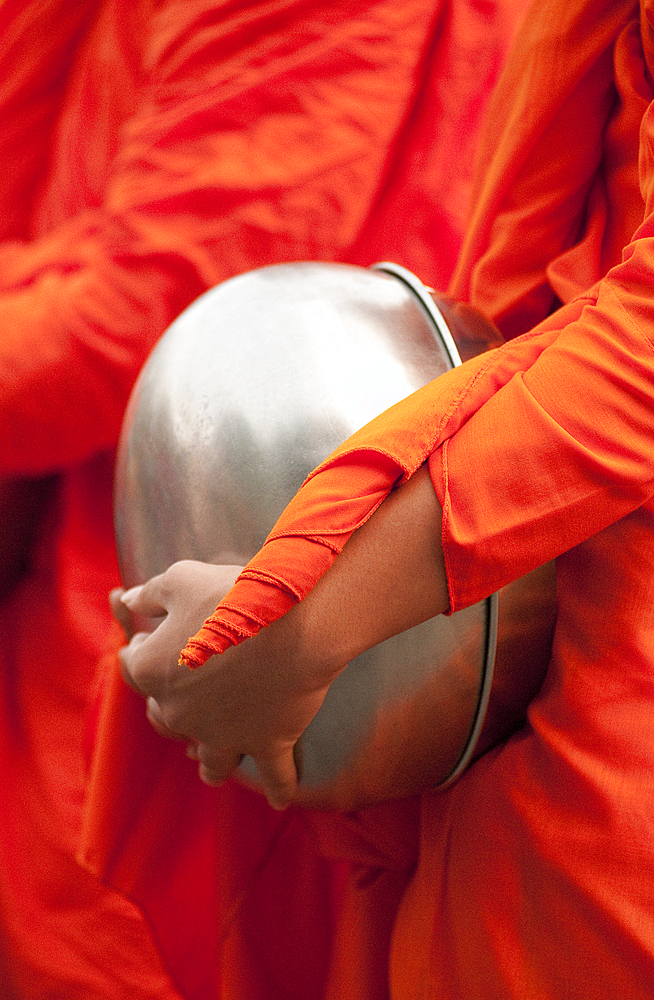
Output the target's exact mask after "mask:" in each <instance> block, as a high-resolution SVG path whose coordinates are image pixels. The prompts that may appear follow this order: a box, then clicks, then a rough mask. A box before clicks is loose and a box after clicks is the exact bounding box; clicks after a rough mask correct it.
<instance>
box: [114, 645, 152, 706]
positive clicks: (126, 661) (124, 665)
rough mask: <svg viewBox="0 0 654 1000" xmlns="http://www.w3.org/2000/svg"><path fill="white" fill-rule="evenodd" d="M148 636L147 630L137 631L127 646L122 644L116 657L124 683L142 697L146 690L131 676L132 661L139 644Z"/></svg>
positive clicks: (145, 694)
mask: <svg viewBox="0 0 654 1000" xmlns="http://www.w3.org/2000/svg"><path fill="white" fill-rule="evenodd" d="M149 638H150V634H149V633H148V632H137V633H136V634H135V635H133V636H132V638H131V639H130V642H129V646H123V648H122V649H121V650H120V651H119V653H118V659H119V661H120V672H121V674H122V675H123V680H124V681H125V683H126V684H129V686H130V687H131V688H132V690H133V691H136V693H137V694H140V695H142V696H143V697H145V696H147V692H146V691H144V690H143V689H142V688H141V687H139V685H138V684H137V682H136V681H135V679H134V677H133V672H134V670H133V665H132V663H133V659H134V655H135V653H136V652H137V651H138V648H139V646H140V645H141V644H142V643H144V642H145V641H146V639H149Z"/></svg>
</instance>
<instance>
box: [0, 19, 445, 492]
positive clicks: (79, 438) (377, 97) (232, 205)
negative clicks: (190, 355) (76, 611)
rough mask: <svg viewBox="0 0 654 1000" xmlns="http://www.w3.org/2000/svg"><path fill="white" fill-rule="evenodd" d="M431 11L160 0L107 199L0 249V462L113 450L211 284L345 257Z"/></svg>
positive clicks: (32, 465)
mask: <svg viewBox="0 0 654 1000" xmlns="http://www.w3.org/2000/svg"><path fill="white" fill-rule="evenodd" d="M341 8H342V9H341ZM433 16H434V14H433V7H432V6H431V5H429V4H426V3H425V2H424V0H412V2H409V3H405V4H401V5H397V4H394V3H393V2H391V0H385V2H384V0H368V2H364V3H363V4H360V5H359V7H358V8H357V12H356V15H354V14H353V12H352V9H351V5H350V4H345V3H342V4H340V3H337V4H336V5H333V4H332V5H330V6H329V8H325V9H324V10H322V9H320V10H318V9H316V8H315V7H313V6H312V5H309V4H307V3H306V0H292V2H291V3H287V4H285V5H284V8H283V14H282V13H280V11H279V8H278V7H277V6H275V5H270V6H268V5H255V6H254V7H248V8H247V11H246V12H244V11H243V8H242V7H240V6H238V5H237V8H229V9H226V8H225V6H224V5H220V4H216V5H215V6H214V8H211V9H210V10H207V5H206V4H205V3H199V2H195V0H175V2H168V3H165V4H162V5H159V6H158V9H157V13H156V14H155V25H154V29H155V30H153V32H152V36H151V41H150V42H149V44H148V47H147V49H146V50H145V52H144V53H143V56H142V65H141V66H140V74H141V77H142V80H141V83H140V86H139V91H138V102H137V103H138V106H137V108H136V111H135V113H134V114H133V115H131V117H130V118H129V119H128V120H127V121H126V122H125V124H124V127H123V131H122V135H121V142H120V145H119V148H118V151H117V153H116V155H115V158H114V161H113V163H112V165H111V171H110V176H109V180H108V183H107V185H106V189H105V190H104V192H103V197H102V199H101V204H98V205H95V206H93V207H89V208H88V210H86V211H83V212H80V213H78V214H77V215H76V216H75V217H74V218H72V219H71V220H70V221H68V222H65V221H64V222H62V223H61V224H58V225H57V226H56V227H55V228H54V229H52V231H50V232H49V233H47V234H44V235H42V236H41V237H40V238H38V239H35V240H34V241H31V242H27V243H24V242H18V241H15V242H14V241H12V242H5V243H3V244H2V245H0V275H1V277H0V328H1V329H2V331H3V335H2V342H1V345H0V475H9V474H17V473H18V474H20V473H40V472H43V471H47V470H50V469H57V468H61V467H63V466H65V465H68V464H70V463H73V462H76V461H79V460H82V459H84V458H85V457H88V456H89V455H91V454H93V453H94V452H95V451H97V450H99V449H102V448H106V447H108V446H111V445H113V443H114V442H115V440H116V438H117V435H118V430H119V426H120V420H121V417H122V413H123V410H124V406H125V404H126V401H127V398H128V394H129V391H130V388H131V385H132V383H133V380H134V378H135V376H136V374H137V372H138V370H139V369H140V367H141V365H142V363H143V361H144V359H145V356H146V355H147V353H148V351H149V349H150V347H151V346H152V344H153V343H154V341H155V340H156V338H157V337H158V336H159V335H160V334H161V332H162V331H163V330H164V329H165V327H166V326H167V325H168V324H169V323H170V321H171V320H172V319H173V318H174V317H175V316H176V315H177V314H178V313H179V312H180V311H181V310H182V309H183V308H184V307H185V306H186V305H187V304H188V303H189V302H190V301H191V300H192V299H193V298H195V297H196V296H197V295H198V294H199V293H200V292H202V291H204V290H205V289H206V288H207V287H210V286H211V285H213V284H215V283H216V282H218V281H220V280H223V279H224V278H227V277H229V276H231V275H232V274H235V273H238V272H239V271H242V270H246V269H248V268H250V267H252V262H253V260H256V261H257V262H258V263H259V264H265V263H268V262H272V261H280V260H289V259H290V260H293V259H306V258H309V259H310V258H318V259H325V258H329V259H333V258H334V257H338V256H339V254H342V253H345V250H346V248H347V247H348V246H349V244H350V243H351V242H352V240H353V237H354V235H355V234H356V232H357V230H358V228H359V226H360V225H361V223H362V221H363V219H364V217H365V213H366V211H367V208H368V205H369V203H370V200H371V196H372V192H373V191H374V190H375V188H376V185H377V184H378V183H379V177H380V173H381V171H382V169H383V165H384V159H385V156H386V154H387V150H388V145H389V143H390V141H391V139H392V137H393V136H394V134H395V132H396V130H397V129H398V128H399V126H400V124H401V120H402V118H403V115H404V114H405V112H406V107H407V104H408V103H409V101H410V96H411V94H412V92H413V88H414V87H415V86H416V85H417V82H418V81H416V79H415V74H416V59H417V53H419V52H420V47H421V45H422V44H423V43H424V40H425V38H426V37H427V36H428V34H429V32H428V28H429V22H430V21H431V19H432V17H433ZM85 128H88V126H87V125H85V122H84V118H83V115H80V120H79V136H78V137H77V139H78V141H79V142H80V143H81V144H84V143H85V140H86V138H87V137H85V135H84V129H85ZM91 200H93V199H91ZM53 202H56V199H53V198H52V197H51V198H50V211H51V212H52V210H53ZM54 211H55V212H56V204H55V205H54Z"/></svg>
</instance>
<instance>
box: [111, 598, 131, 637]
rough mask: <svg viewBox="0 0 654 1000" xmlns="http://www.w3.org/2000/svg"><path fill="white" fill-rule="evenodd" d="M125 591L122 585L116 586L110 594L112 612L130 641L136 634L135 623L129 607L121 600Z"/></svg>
mask: <svg viewBox="0 0 654 1000" xmlns="http://www.w3.org/2000/svg"><path fill="white" fill-rule="evenodd" d="M124 593H125V591H124V590H123V589H122V587H116V589H115V590H112V591H111V593H110V594H109V606H110V607H111V613H112V614H113V616H114V618H115V619H116V621H117V622H118V624H119V625H120V627H121V628H122V630H123V632H124V633H125V638H126V639H127V641H128V642H129V640H130V639H131V638H132V636H133V635H134V623H133V620H132V615H131V612H130V610H129V608H128V607H127V605H126V604H125V603H124V602H123V601H122V600H121V597H122V596H123V594H124Z"/></svg>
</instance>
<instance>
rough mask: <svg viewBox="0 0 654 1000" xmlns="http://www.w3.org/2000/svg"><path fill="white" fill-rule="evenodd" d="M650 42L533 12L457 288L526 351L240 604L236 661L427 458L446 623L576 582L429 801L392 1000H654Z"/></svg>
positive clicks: (600, 22) (646, 10)
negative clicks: (500, 702) (253, 623)
mask: <svg viewBox="0 0 654 1000" xmlns="http://www.w3.org/2000/svg"><path fill="white" fill-rule="evenodd" d="M653 26H654V4H653V3H652V2H651V0H646V2H643V3H641V4H640V6H639V5H638V4H636V3H632V2H628V3H626V2H625V3H615V2H611V3H609V2H597V0H592V2H591V0H576V2H575V0H573V2H568V0H566V2H565V3H563V2H562V0H557V2H555V3H554V2H551V0H537V2H536V4H535V5H534V6H533V8H532V10H531V11H530V14H529V15H528V18H527V21H526V23H525V26H524V29H523V31H522V32H521V34H520V36H519V38H518V41H517V45H516V48H515V50H514V53H513V56H512V58H511V59H510V61H509V64H508V66H507V69H506V72H505V74H504V77H503V79H502V81H501V83H500V87H499V90H498V92H497V94H496V96H495V100H494V103H493V106H492V108H491V114H490V117H489V122H488V126H487V133H486V140H485V143H484V144H483V146H482V154H481V161H480V165H479V178H480V183H479V187H478V189H477V191H476V205H477V208H476V214H475V217H474V219H473V221H472V224H471V226H470V230H469V233H468V236H467V239H466V244H465V247H464V250H463V254H462V257H461V261H460V263H459V266H458V269H457V272H456V275H455V277H454V280H453V283H452V286H451V289H450V294H452V295H453V296H454V297H462V298H467V299H468V300H469V301H470V302H471V303H472V304H473V305H475V306H477V307H479V308H482V309H484V310H485V311H486V312H487V314H488V315H490V316H491V318H493V319H494V320H495V322H496V323H497V324H498V325H499V326H500V328H501V329H502V330H503V332H504V334H505V336H506V337H507V338H510V339H509V341H508V343H507V344H506V345H505V346H504V347H501V348H499V349H498V350H497V351H495V352H493V353H492V354H491V355H488V356H486V357H484V358H481V359H478V360H476V361H473V362H470V363H468V364H467V365H465V366H464V367H463V368H461V369H459V370H458V371H456V372H454V373H450V374H448V375H447V376H444V377H442V378H441V379H439V380H438V382H437V383H436V384H434V385H432V386H431V387H428V388H427V389H426V390H422V391H421V392H420V393H418V394H416V395H415V396H414V397H412V398H411V399H410V400H408V401H406V402H404V403H402V404H399V405H398V407H396V408H394V409H393V410H392V411H390V412H389V414H387V415H385V416H384V417H382V418H380V419H379V420H378V421H375V422H373V424H372V425H370V426H369V427H368V428H367V429H366V430H365V431H364V432H362V434H361V435H355V437H354V438H353V439H350V441H349V442H348V443H347V444H346V445H345V446H344V449H343V450H342V456H343V457H338V456H337V457H336V458H335V459H333V460H332V461H331V462H328V463H327V465H326V466H325V467H324V468H323V470H322V471H318V473H317V474H316V475H315V476H314V477H313V478H312V479H311V480H310V481H309V483H308V484H307V485H306V487H305V488H303V490H302V491H301V492H300V493H299V494H298V496H297V498H296V499H295V501H293V503H292V504H291V505H290V507H289V508H288V509H287V511H286V512H285V514H284V515H283V518H282V519H281V522H280V523H279V525H278V527H277V528H276V529H275V530H274V531H273V538H272V540H271V542H270V543H269V544H268V545H267V546H265V547H264V549H263V550H262V553H261V554H260V556H259V557H257V560H255V561H254V562H253V564H252V565H253V567H254V572H253V573H252V572H249V571H248V573H246V574H245V576H244V579H243V582H242V583H240V584H237V585H236V586H235V588H234V591H233V592H232V593H231V595H229V596H228V598H227V604H228V606H229V608H228V610H229V611H230V614H233V609H234V607H237V608H238V613H239V615H241V618H240V619H238V620H237V621H236V629H234V628H233V625H234V619H231V620H230V619H229V617H228V616H225V619H226V620H227V626H228V627H227V628H226V629H225V630H224V631H225V632H226V633H227V636H228V637H229V636H230V627H231V638H232V639H233V638H237V639H238V638H239V635H238V634H237V633H238V632H239V631H241V632H242V631H244V629H243V628H242V626H243V623H245V626H246V628H249V624H248V621H249V617H250V615H249V607H250V600H251V598H252V594H254V593H255V591H254V590H253V586H256V584H257V580H256V577H257V576H258V574H257V566H258V565H263V566H264V567H265V572H266V574H267V575H269V576H270V577H272V576H274V575H279V576H280V577H282V578H284V579H286V577H285V574H287V573H288V574H289V576H288V579H287V580H286V583H287V586H286V590H288V591H290V592H291V593H292V592H293V588H294V586H295V585H296V580H295V576H294V575H293V566H294V564H295V565H296V564H297V563H298V560H297V558H296V559H295V560H291V559H289V560H288V561H287V560H286V556H285V554H284V547H285V544H286V543H285V539H286V538H287V537H291V536H292V537H293V538H294V539H296V540H297V541H294V543H293V544H294V546H296V545H301V544H302V541H301V540H302V536H303V535H306V536H307V537H309V536H310V537H311V538H314V537H315V536H319V537H322V538H323V539H325V540H328V539H330V538H334V537H338V536H339V535H340V534H341V533H342V532H343V527H344V525H343V521H342V519H341V513H340V512H341V508H342V505H341V504H339V505H338V507H337V514H336V516H335V517H334V515H333V514H332V513H331V512H330V509H329V505H328V504H323V503H322V502H321V498H322V497H323V496H325V495H327V490H329V494H330V495H331V496H332V497H333V496H334V495H336V496H338V497H341V496H342V497H343V498H344V499H345V500H346V506H347V509H348V510H349V511H353V512H354V513H353V514H352V516H351V519H350V520H349V521H348V522H347V523H346V525H345V528H346V530H348V531H349V530H350V529H354V528H355V527H356V525H357V524H358V523H359V522H360V520H361V519H362V517H365V516H366V513H367V512H368V511H369V510H370V509H371V508H373V507H374V506H375V505H376V504H377V503H378V502H379V500H380V493H381V494H382V495H383V492H384V490H385V489H389V488H390V487H391V485H392V483H393V481H394V477H395V478H396V477H397V475H398V474H403V473H404V474H409V473H410V472H411V470H412V469H413V468H414V467H415V466H416V464H418V463H419V462H420V461H422V460H423V459H424V458H425V457H426V454H427V453H429V452H431V453H430V454H429V459H428V460H429V465H430V471H431V474H432V480H433V482H434V486H435V488H436V490H437V492H438V495H439V498H440V500H441V503H442V506H443V511H444V520H443V545H444V551H445V556H446V565H447V572H448V582H449V590H450V600H451V610H457V609H458V608H461V607H465V606H467V605H469V604H471V603H473V602H475V601H478V600H480V599H482V598H483V597H485V596H486V595H487V594H488V593H490V592H491V591H493V590H494V589H496V588H498V587H500V586H502V585H503V584H505V583H507V582H508V581H510V580H513V579H516V578H517V577H519V576H521V575H523V574H524V573H526V572H527V571H528V570H530V569H531V568H532V567H534V566H536V565H538V564H540V563H542V562H544V561H546V560H549V559H552V558H556V560H557V574H558V600H559V615H558V621H557V628H556V633H555V638H554V644H553V650H552V659H551V663H550V668H549V672H548V676H547V678H546V681H545V685H544V687H543V689H542V691H541V693H540V695H539V696H538V697H537V698H536V699H535V701H534V702H533V704H532V706H531V709H530V712H529V719H528V723H527V725H526V726H525V728H524V729H523V730H522V731H520V732H519V733H518V734H517V735H515V736H514V737H512V738H511V739H510V740H508V741H507V742H506V743H505V744H504V745H503V746H501V747H499V748H496V749H495V750H493V751H491V752H490V753H488V754H487V755H486V756H485V757H483V758H482V759H481V760H480V761H478V762H477V763H476V764H475V765H474V766H473V767H472V768H471V769H470V770H469V772H468V773H467V774H466V775H465V776H464V778H463V779H462V780H461V781H460V782H459V784H458V785H457V786H455V787H454V788H453V789H452V790H451V791H448V792H447V793H444V794H438V793H428V794H425V795H424V796H423V797H422V802H421V831H420V850H419V860H418V866H417V871H416V873H415V875H414V877H413V879H412V881H411V884H410V886H409V888H408V890H407V892H406V893H405V894H404V897H403V900H402V903H401V907H400V911H399V916H398V919H397V922H396V924H395V927H394V933H393V950H392V965H391V992H392V996H393V997H394V998H396V1000H418V998H420V1000H424V998H433V1000H436V998H438V1000H444V998H445V1000H468V998H470V997H475V998H482V1000H499V998H502V1000H504V998H516V1000H517V998H524V997H538V998H545V1000H560V998H561V997H563V996H574V997H584V998H591V1000H599V998H604V997H606V996H620V997H628V998H629V1000H645V998H646V997H650V996H651V993H652V983H654V905H653V904H654V888H653V886H654V836H653V834H652V831H653V830H654V804H653V803H654V796H653V794H652V793H653V791H654V788H653V782H654V779H653V778H652V774H653V773H654V749H653V748H654V722H653V719H652V710H651V707H652V703H653V701H654V644H653V642H652V635H653V633H654V607H653V603H652V591H653V586H652V580H653V579H654V500H653V499H652V497H653V495H654V457H653V452H652V447H651V441H652V412H653V409H654V347H653V345H654V298H653V297H652V287H653V284H654V214H653V210H654V154H653V150H654V106H653V105H652V73H653V71H654V47H653V42H652V38H653V31H652V28H653ZM425 425H426V426H427V428H428V429H429V434H431V437H429V438H427V437H425V438H422V434H421V432H422V430H423V428H424V427H425ZM416 429H419V433H418V437H420V438H421V440H420V441H419V442H418V446H417V447H416V446H415V438H414V435H413V434H411V433H409V431H410V430H413V431H415V430H416ZM376 453H377V454H379V455H380V459H379V461H378V462H375V461H374V460H371V458H370V456H371V455H374V454H376ZM389 454H390V455H391V456H392V458H393V460H394V463H395V464H394V466H392V467H391V468H390V469H389V468H388V455H389ZM345 456H348V457H345ZM361 456H365V458H366V465H367V467H368V471H369V475H368V476H367V477H364V479H363V480H362V478H361V474H360V473H361V468H362V462H361V461H360V459H361ZM350 469H353V470H356V472H355V474H353V475H350V474H349V470H350ZM321 480H322V481H323V483H324V484H325V490H324V491H323V490H322V489H321V485H320V484H321ZM337 482H338V483H340V484H341V490H340V491H339V490H338V489H337V486H336V483H337ZM371 484H372V487H373V489H372V492H371V491H370V489H369V487H370V485H371ZM334 532H335V534H334ZM275 535H277V539H275V537H274V536H275ZM323 547H324V548H325V549H326V550H329V544H327V545H324V546H323ZM307 551H312V547H311V545H309V546H307ZM278 556H279V563H278ZM314 565H315V572H316V576H319V575H320V573H321V572H322V571H323V569H324V560H322V562H321V561H320V560H317V561H316V563H315V564H314ZM471 567H472V568H473V569H474V572H471ZM303 573H305V574H306V565H303ZM309 586H310V583H309ZM302 587H303V588H305V587H307V583H306V580H305V581H304V582H302ZM241 595H243V596H244V600H243V601H242V602H241ZM271 604H272V605H273V607H272V609H271V608H270V606H271ZM264 606H265V608H266V615H269V616H270V618H272V617H274V614H275V610H276V609H275V607H274V601H271V600H270V599H267V600H266V601H265V602H264ZM260 607H261V605H259V608H256V607H255V613H256V615H257V616H259V617H261V615H260ZM279 608H281V610H282V611H283V607H282V604H281V603H280V605H279ZM252 617H253V619H254V616H252ZM222 620H223V615H222V611H221V610H220V608H219V609H218V612H217V615H216V616H215V619H214V621H213V622H210V623H209V626H208V630H207V632H205V633H201V634H200V636H199V639H198V644H197V645H194V644H191V648H190V650H189V652H190V653H191V654H194V653H195V652H199V653H200V656H204V655H205V653H207V652H210V650H211V644H212V643H213V641H214V635H215V632H214V630H215V628H216V626H217V627H218V629H219V630H220V629H221V628H222V625H221V621H222ZM223 640H224V636H223V637H221V636H220V633H219V636H218V644H219V645H220V644H222V642H223Z"/></svg>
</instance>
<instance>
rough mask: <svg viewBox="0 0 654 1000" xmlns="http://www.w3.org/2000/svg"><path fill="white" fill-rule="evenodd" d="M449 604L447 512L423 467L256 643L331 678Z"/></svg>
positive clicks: (354, 535)
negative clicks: (281, 649)
mask: <svg viewBox="0 0 654 1000" xmlns="http://www.w3.org/2000/svg"><path fill="white" fill-rule="evenodd" d="M448 603H449V600H448V592H447V580H446V576H445V567H444V563H443V554H442V546H441V509H440V504H439V503H438V500H437V498H436V495H435V493H434V489H433V486H432V483H431V479H430V477H429V473H428V470H427V467H426V466H423V467H422V468H421V469H420V470H419V471H418V472H417V473H416V474H415V475H414V476H413V477H412V478H411V479H410V480H409V481H408V482H407V483H405V484H404V485H403V486H401V487H399V488H398V489H396V490H394V491H393V492H392V493H391V494H390V495H389V496H388V498H387V499H386V500H385V501H384V502H383V503H382V504H381V506H380V507H379V508H378V509H377V511H376V512H375V513H374V514H373V516H372V517H371V518H370V519H369V520H368V521H366V523H365V524H364V525H362V527H361V528H359V529H358V530H357V531H355V532H354V534H353V535H352V537H351V538H350V540H349V541H348V542H347V544H346V545H345V547H344V549H343V551H342V552H341V554H340V555H339V556H338V557H337V559H336V561H335V562H334V563H333V565H332V566H331V568H330V569H329V570H328V571H327V572H326V573H325V574H324V576H322V577H321V578H320V580H319V581H318V582H317V584H316V586H315V587H314V588H313V590H312V591H311V592H310V593H309V594H308V595H307V596H306V597H305V598H304V600H302V601H300V603H299V604H297V605H295V607H294V608H292V609H291V611H289V612H288V614H286V615H285V616H284V617H282V618H280V619H279V620H278V621H277V622H275V623H273V625H271V626H270V627H269V628H268V629H263V630H262V631H261V632H260V633H259V634H258V635H257V636H255V637H254V639H251V640H249V642H252V643H256V642H259V643H261V646H262V647H266V648H269V649H271V650H274V648H275V646H276V644H277V643H280V644H282V643H283V644H284V645H286V646H287V647H288V648H289V649H293V650H295V654H296V655H298V656H301V657H302V658H308V657H311V658H313V659H314V660H315V661H317V662H321V663H323V664H324V667H325V669H326V670H327V671H329V670H330V669H332V670H333V669H335V668H336V667H337V665H340V666H345V665H346V664H347V663H348V662H349V661H350V660H351V659H353V658H354V657H355V656H358V655H359V654H360V653H361V652H363V651H364V650H365V649H369V648H370V647H372V646H375V645H377V644H378V643H380V642H383V641H384V640H385V639H387V638H389V636H391V635H395V634H397V633H398V632H403V631H405V630H406V629H408V628H411V627H412V626H413V625H417V624H419V623H420V622H422V621H425V620H426V619H428V618H431V617H433V616H434V615H437V614H440V613H442V612H444V611H446V610H447V607H448ZM247 645H248V643H245V644H243V651H244V653H246V655H247ZM237 648H240V647H237Z"/></svg>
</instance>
